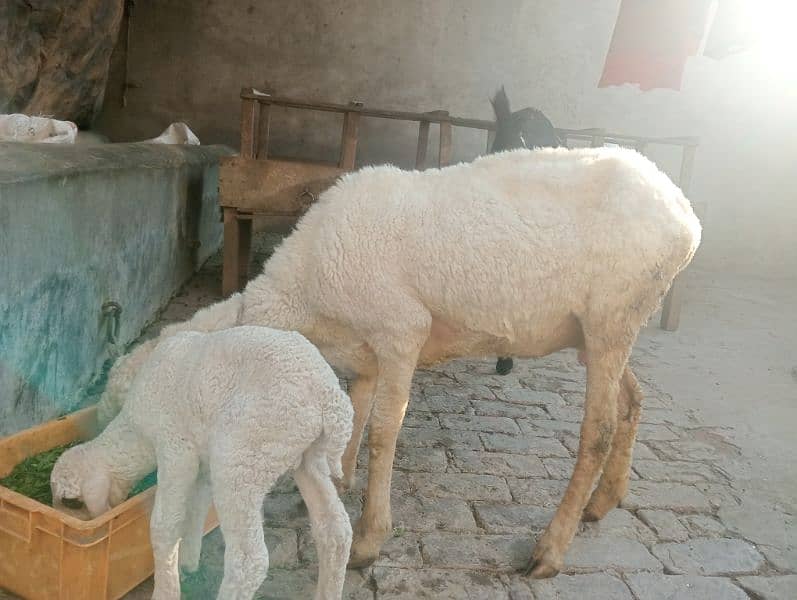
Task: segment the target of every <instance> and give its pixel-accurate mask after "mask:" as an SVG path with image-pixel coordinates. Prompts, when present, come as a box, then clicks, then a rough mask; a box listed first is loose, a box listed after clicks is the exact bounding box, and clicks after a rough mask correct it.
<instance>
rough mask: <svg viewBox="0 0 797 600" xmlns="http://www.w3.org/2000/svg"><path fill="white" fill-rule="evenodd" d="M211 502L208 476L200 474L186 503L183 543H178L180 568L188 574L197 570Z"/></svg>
mask: <svg viewBox="0 0 797 600" xmlns="http://www.w3.org/2000/svg"><path fill="white" fill-rule="evenodd" d="M212 500H213V498H212V493H211V487H210V479H209V477H208V474H207V473H200V474H199V477H197V480H196V484H195V485H194V491H193V494H192V495H191V498H190V499H189V501H188V510H187V513H186V518H185V523H184V526H183V541H182V542H180V568H181V569H183V570H185V571H188V572H189V573H193V572H194V571H196V570H197V569H198V568H199V556H200V554H201V553H202V537H203V533H204V531H205V520H206V519H207V516H208V510H210V505H211V502H212Z"/></svg>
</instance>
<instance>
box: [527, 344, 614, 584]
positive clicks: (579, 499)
mask: <svg viewBox="0 0 797 600" xmlns="http://www.w3.org/2000/svg"><path fill="white" fill-rule="evenodd" d="M628 354H629V347H628V346H624V347H622V348H612V349H604V348H595V347H592V348H591V347H590V343H589V339H588V340H587V395H586V400H585V402H584V421H583V423H582V424H581V439H580V441H579V446H578V459H577V460H576V466H575V468H574V469H573V475H572V477H571V478H570V483H569V485H568V486H567V489H566V490H565V494H564V497H563V498H562V502H561V503H560V504H559V508H558V509H557V511H556V514H555V515H554V518H553V520H552V521H551V523H550V524H549V525H548V528H547V529H546V530H545V533H544V534H543V535H542V536H541V537H540V539H539V540H538V541H537V545H536V547H535V548H534V551H533V552H532V555H531V560H530V561H529V564H528V567H527V572H529V573H530V574H531V575H532V576H533V577H537V578H542V577H552V576H554V575H556V574H557V573H558V572H559V570H560V569H561V567H562V563H563V559H564V555H565V552H566V550H567V547H568V546H569V545H570V542H571V541H572V539H573V536H574V535H575V532H576V528H577V527H578V523H579V521H580V520H581V514H582V512H583V511H584V506H585V505H586V503H587V499H588V498H589V493H590V492H591V490H592V486H593V485H594V483H595V480H596V479H597V477H598V475H599V473H600V471H601V468H602V467H603V463H604V462H605V460H606V457H607V456H608V454H609V451H610V449H611V447H612V437H613V435H614V430H615V424H616V421H617V394H618V388H619V381H620V375H621V374H622V372H623V369H624V367H625V363H626V360H627V359H628Z"/></svg>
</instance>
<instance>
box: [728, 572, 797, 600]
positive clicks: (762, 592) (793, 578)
mask: <svg viewBox="0 0 797 600" xmlns="http://www.w3.org/2000/svg"><path fill="white" fill-rule="evenodd" d="M739 585H741V586H742V587H743V588H744V589H746V590H747V591H748V592H750V593H751V594H752V595H753V596H754V597H755V598H757V599H759V600H794V597H795V596H797V575H781V576H775V577H751V576H748V577H740V578H739Z"/></svg>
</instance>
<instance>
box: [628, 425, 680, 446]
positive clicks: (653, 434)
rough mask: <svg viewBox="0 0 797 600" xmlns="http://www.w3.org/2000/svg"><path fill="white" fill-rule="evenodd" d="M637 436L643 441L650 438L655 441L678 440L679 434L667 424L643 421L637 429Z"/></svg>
mask: <svg viewBox="0 0 797 600" xmlns="http://www.w3.org/2000/svg"><path fill="white" fill-rule="evenodd" d="M637 438H638V439H640V440H642V441H643V442H646V441H649V440H655V441H664V442H666V441H669V440H677V439H678V436H677V435H675V434H674V433H673V431H672V430H671V429H670V428H669V427H667V426H666V425H657V424H652V423H641V424H640V425H639V429H638V430H637Z"/></svg>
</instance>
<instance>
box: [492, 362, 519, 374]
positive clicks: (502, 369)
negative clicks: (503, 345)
mask: <svg viewBox="0 0 797 600" xmlns="http://www.w3.org/2000/svg"><path fill="white" fill-rule="evenodd" d="M514 366H515V363H514V362H513V361H512V359H511V358H499V359H498V361H497V362H496V363H495V372H496V373H498V374H499V375H509V373H511V372H512V367H514Z"/></svg>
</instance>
